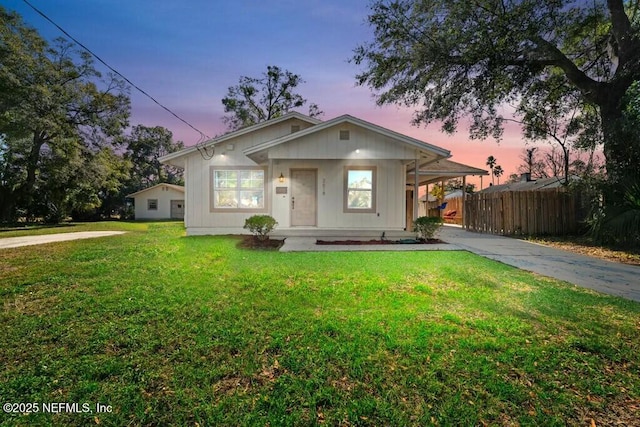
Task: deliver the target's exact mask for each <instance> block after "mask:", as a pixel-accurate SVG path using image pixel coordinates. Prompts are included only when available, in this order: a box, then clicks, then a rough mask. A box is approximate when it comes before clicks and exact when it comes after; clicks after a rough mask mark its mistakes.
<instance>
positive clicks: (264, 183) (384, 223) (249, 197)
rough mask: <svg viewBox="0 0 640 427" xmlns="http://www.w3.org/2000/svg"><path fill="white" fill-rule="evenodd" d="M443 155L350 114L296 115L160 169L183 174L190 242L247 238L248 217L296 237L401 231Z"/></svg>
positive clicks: (193, 151)
mask: <svg viewBox="0 0 640 427" xmlns="http://www.w3.org/2000/svg"><path fill="white" fill-rule="evenodd" d="M449 156H450V153H449V151H448V150H445V149H444V148H440V147H437V146H434V145H431V144H427V143H425V142H423V141H420V140H417V139H415V138H411V137H409V136H406V135H402V134H399V133H397V132H394V131H391V130H389V129H385V128H382V127H380V126H377V125H375V124H373V123H369V122H366V121H364V120H361V119H358V118H355V117H352V116H349V115H344V116H340V117H336V118H334V119H331V120H328V121H324V122H323V121H320V120H317V119H314V118H311V117H308V116H305V115H303V114H300V113H296V112H293V113H288V114H286V115H284V116H282V117H279V118H276V119H272V120H269V121H266V122H262V123H259V124H256V125H253V126H250V127H247V128H244V129H241V130H238V131H235V132H231V133H228V134H226V135H223V136H221V137H218V138H216V139H213V140H210V141H207V142H205V143H201V144H198V145H197V146H194V147H189V148H185V149H183V150H181V151H178V152H175V153H171V154H168V155H166V156H164V157H162V158H161V159H160V161H161V162H163V163H165V164H170V165H173V166H177V167H181V168H183V169H184V172H185V187H186V193H185V195H186V198H185V199H186V203H187V205H188V206H189V209H187V211H186V215H185V226H186V229H187V234H189V235H197V234H230V233H231V234H235V233H246V230H244V229H243V225H244V222H245V219H246V218H248V217H250V216H252V215H256V214H268V215H271V216H273V217H274V218H275V219H276V221H278V228H277V230H278V233H282V234H289V235H293V234H314V233H318V234H320V233H327V232H328V231H336V232H340V231H341V230H355V231H362V230H369V231H402V230H405V229H407V228H408V227H410V226H411V221H412V218H414V217H415V216H417V213H418V200H417V198H416V199H415V200H414V199H413V194H414V193H415V194H418V191H417V190H418V188H419V185H421V184H422V183H423V182H425V181H426V180H427V178H428V167H429V164H431V163H434V162H436V161H437V160H439V159H445V158H447V157H449ZM416 165H417V167H416ZM416 178H417V179H416ZM408 224H409V225H408Z"/></svg>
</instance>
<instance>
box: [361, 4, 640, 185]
mask: <svg viewBox="0 0 640 427" xmlns="http://www.w3.org/2000/svg"><path fill="white" fill-rule="evenodd" d="M639 9H640V2H639V1H637V0H634V1H623V0H590V1H569V0H564V1H563V0H376V1H374V3H373V4H372V6H371V13H370V16H369V23H370V24H371V26H372V27H373V30H374V37H373V40H372V41H370V42H368V43H366V44H363V45H361V46H359V47H358V48H357V49H356V51H355V54H354V61H355V62H356V63H357V64H359V65H360V66H363V71H362V72H361V73H360V74H359V75H358V76H357V79H358V82H359V83H360V84H361V85H367V86H369V87H371V88H373V89H374V90H375V91H376V94H377V95H376V96H377V101H378V103H379V104H387V103H398V104H403V105H407V106H412V107H413V106H415V107H417V111H416V113H415V117H414V122H415V124H428V123H430V122H433V121H441V122H442V123H443V129H444V130H445V131H449V132H453V131H454V130H455V129H456V127H457V125H458V122H459V120H460V119H461V117H464V116H470V117H471V119H472V120H471V128H470V130H471V135H472V136H473V137H482V138H484V137H487V136H489V135H494V136H499V135H500V134H501V131H502V124H503V117H502V116H501V113H500V112H501V106H503V105H505V104H507V103H510V104H512V105H513V104H517V105H516V108H518V107H520V108H519V111H520V112H521V113H526V112H530V111H531V108H535V107H536V106H538V107H543V106H544V105H545V104H547V101H550V102H557V101H558V99H559V98H558V93H561V94H562V95H561V96H562V97H566V98H567V99H576V97H577V99H578V101H579V102H578V103H577V104H578V105H580V106H582V107H583V110H584V111H585V112H586V115H588V114H589V112H591V111H597V112H598V115H599V119H600V120H599V122H600V123H599V126H600V127H601V130H602V135H603V141H604V152H605V156H606V161H607V171H608V174H609V177H610V179H611V181H612V182H614V183H615V182H620V181H621V180H622V178H624V177H625V176H627V175H629V174H630V173H631V172H632V171H633V170H634V169H635V168H636V167H637V164H638V162H639V161H640V144H639V143H638V141H637V138H634V135H633V134H630V133H629V132H625V130H624V128H625V126H622V125H621V120H622V116H623V111H624V110H625V100H626V99H627V98H625V94H626V92H627V89H628V88H629V87H630V85H631V84H632V83H633V82H634V81H636V80H639V79H640V38H639V34H638V31H639V24H640V21H639V20H640V10H639ZM531 100H535V102H534V103H533V104H532V103H531ZM529 117H535V115H533V116H529ZM527 118H528V117H527V115H526V114H523V119H524V120H525V121H526V120H527ZM586 121H587V119H585V122H586ZM591 122H592V120H591ZM526 125H527V123H525V126H526Z"/></svg>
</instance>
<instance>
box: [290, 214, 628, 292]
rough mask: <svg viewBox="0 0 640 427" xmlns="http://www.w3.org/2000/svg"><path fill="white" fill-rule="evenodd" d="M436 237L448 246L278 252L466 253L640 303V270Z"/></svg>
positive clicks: (507, 242) (528, 246)
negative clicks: (438, 251) (426, 251)
mask: <svg viewBox="0 0 640 427" xmlns="http://www.w3.org/2000/svg"><path fill="white" fill-rule="evenodd" d="M437 237H439V238H440V239H442V240H444V241H445V242H447V243H448V244H447V245H384V246H345V245H342V246H338V245H335V246H334V245H332V246H318V245H316V244H315V240H316V239H315V238H312V237H287V239H286V240H285V244H284V246H283V247H282V248H281V251H288V252H293V251H336V250H344V251H371V250H382V251H396V250H397V251H403V250H465V251H469V252H472V253H474V254H477V255H480V256H483V257H485V258H489V259H493V260H495V261H500V262H502V263H504V264H508V265H511V266H514V267H517V268H520V269H523V270H527V271H531V272H533V273H537V274H541V275H544V276H548V277H553V278H555V279H559V280H564V281H566V282H569V283H573V284H574V285H577V286H581V287H583V288H589V289H593V290H596V291H598V292H602V293H605V294H610V295H616V296H620V297H623V298H627V299H630V300H634V301H640V267H638V266H633V265H628V264H620V263H616V262H610V261H604V260H601V259H599V258H593V257H589V256H586V255H580V254H576V253H573V252H568V251H563V250H561V249H556V248H552V247H549V246H544V245H540V244H537V243H531V242H527V241H525V240H519V239H513V238H509V237H502V236H495V235H493V234H483V233H473V232H469V231H465V230H464V229H462V228H460V227H456V226H447V225H445V226H444V227H442V228H441V229H440V231H439V232H438V235H437Z"/></svg>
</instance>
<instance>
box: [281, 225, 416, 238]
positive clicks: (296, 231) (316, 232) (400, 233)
mask: <svg viewBox="0 0 640 427" xmlns="http://www.w3.org/2000/svg"><path fill="white" fill-rule="evenodd" d="M383 233H384V237H385V238H387V239H411V238H415V237H416V233H414V232H411V231H404V230H354V229H347V228H343V229H340V228H335V229H329V228H315V227H309V228H303V227H299V228H298V227H296V228H284V229H283V228H276V229H275V230H274V231H273V233H271V237H273V238H275V239H282V238H291V237H308V238H311V237H313V238H318V239H321V240H371V239H380V238H381V237H382V235H383Z"/></svg>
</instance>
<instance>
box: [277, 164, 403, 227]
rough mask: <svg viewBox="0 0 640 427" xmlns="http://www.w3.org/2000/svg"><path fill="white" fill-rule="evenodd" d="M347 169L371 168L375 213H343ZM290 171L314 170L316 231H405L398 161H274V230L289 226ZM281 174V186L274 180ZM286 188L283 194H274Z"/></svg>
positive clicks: (401, 171)
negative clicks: (374, 189) (355, 167)
mask: <svg viewBox="0 0 640 427" xmlns="http://www.w3.org/2000/svg"><path fill="white" fill-rule="evenodd" d="M347 166H374V167H375V168H376V170H377V173H376V181H377V183H376V199H377V200H376V211H375V212H372V213H360V212H359V213H345V212H344V210H343V204H344V192H345V191H346V189H345V188H344V174H345V167H347ZM291 169H315V170H317V174H318V175H317V178H318V179H317V192H316V194H317V198H318V203H317V220H318V221H317V228H329V229H350V230H353V229H368V230H402V229H403V228H404V227H405V224H404V223H405V204H404V197H405V195H404V193H403V190H404V182H405V178H404V176H405V166H404V165H403V164H402V162H401V161H399V160H306V161H305V160H295V161H293V160H276V161H274V162H273V168H272V189H271V194H272V203H271V206H272V216H273V217H274V218H275V219H276V221H278V224H279V225H278V228H279V229H285V228H289V227H290V224H291V218H290V213H291V178H290V177H291V172H290V171H291ZM280 173H282V174H283V175H284V176H285V182H284V183H280V182H279V181H278V177H279V176H280ZM276 187H286V188H287V194H276Z"/></svg>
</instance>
